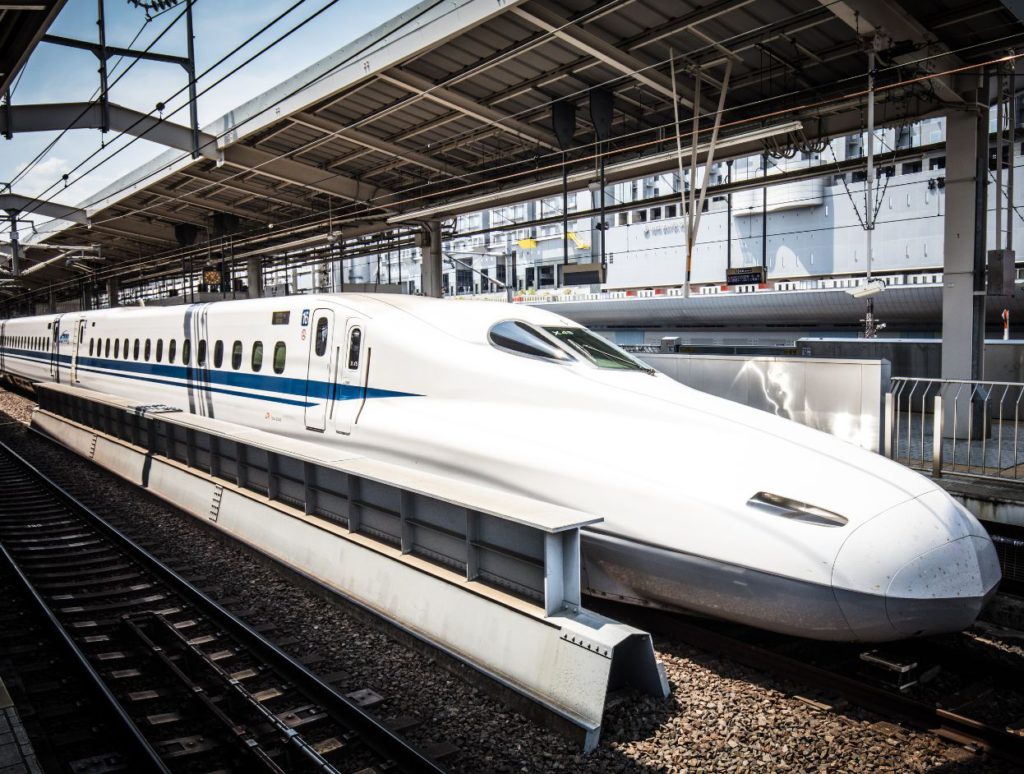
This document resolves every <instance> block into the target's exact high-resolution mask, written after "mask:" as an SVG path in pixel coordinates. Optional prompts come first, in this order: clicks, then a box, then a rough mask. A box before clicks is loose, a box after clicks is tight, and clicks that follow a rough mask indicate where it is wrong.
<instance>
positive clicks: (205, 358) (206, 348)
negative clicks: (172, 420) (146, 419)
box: [187, 304, 214, 419]
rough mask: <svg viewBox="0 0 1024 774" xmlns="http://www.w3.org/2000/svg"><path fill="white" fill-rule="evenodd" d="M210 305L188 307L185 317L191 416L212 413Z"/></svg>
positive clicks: (212, 345) (210, 415) (212, 346)
mask: <svg viewBox="0 0 1024 774" xmlns="http://www.w3.org/2000/svg"><path fill="white" fill-rule="evenodd" d="M209 314H210V305H209V304H198V305H196V306H195V307H190V313H189V315H188V317H187V319H188V322H189V326H188V327H189V333H190V335H191V338H192V353H191V354H192V357H191V368H190V369H189V370H188V373H189V374H190V375H191V378H190V379H189V380H188V381H189V386H188V389H189V409H190V410H191V411H192V413H193V414H199V415H200V416H207V417H210V418H211V419H212V418H213V416H214V413H213V393H211V392H210V387H209V386H210V360H211V358H212V357H213V348H214V342H213V340H212V339H211V338H210V321H209Z"/></svg>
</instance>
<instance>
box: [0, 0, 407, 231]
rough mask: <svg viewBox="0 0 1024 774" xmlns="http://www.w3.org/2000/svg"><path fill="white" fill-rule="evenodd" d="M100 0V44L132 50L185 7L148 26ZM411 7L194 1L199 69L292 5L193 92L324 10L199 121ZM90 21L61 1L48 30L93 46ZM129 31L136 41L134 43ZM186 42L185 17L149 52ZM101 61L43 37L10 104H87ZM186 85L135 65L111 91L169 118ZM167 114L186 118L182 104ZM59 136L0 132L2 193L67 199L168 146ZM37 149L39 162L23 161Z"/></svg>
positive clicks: (216, 96)
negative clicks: (103, 33) (158, 108)
mask: <svg viewBox="0 0 1024 774" xmlns="http://www.w3.org/2000/svg"><path fill="white" fill-rule="evenodd" d="M103 1H104V2H105V6H104V8H105V16H106V22H107V24H106V27H107V45H110V46H120V47H125V48H127V47H129V46H130V47H131V48H133V49H144V48H145V47H146V46H147V45H148V44H149V43H150V42H152V41H153V40H154V39H155V38H156V37H157V36H158V35H159V34H160V33H161V32H162V31H163V30H164V28H165V27H167V26H168V25H169V24H170V23H171V22H172V21H173V20H174V19H175V17H177V16H178V15H179V14H180V13H181V11H182V10H183V9H184V3H182V4H181V5H180V6H178V7H175V8H172V9H170V10H169V11H166V12H164V13H162V14H159V15H155V16H154V18H153V19H152V20H151V21H149V22H147V20H146V13H145V11H143V10H142V9H140V8H136V7H135V6H133V5H131V4H130V3H129V1H128V0H103ZM413 5H415V0H374V2H372V3H370V2H366V1H365V0H194V5H193V13H194V25H195V51H196V70H197V73H202V72H203V71H204V70H206V69H207V68H208V67H210V66H211V65H212V64H213V63H214V62H216V61H217V60H218V59H220V58H221V57H222V56H223V55H224V54H226V53H227V52H228V51H230V50H231V49H232V48H234V47H235V46H237V45H238V44H240V43H241V42H242V41H244V40H245V39H246V38H247V37H249V36H250V35H252V34H254V33H255V32H257V31H258V30H259V29H260V28H261V27H263V26H264V25H265V24H267V23H268V22H270V21H271V20H272V19H274V18H275V17H277V16H278V15H279V14H281V13H283V12H285V11H286V10H288V9H289V8H291V7H292V6H297V7H295V8H294V9H293V10H291V11H290V12H289V13H288V14H287V15H286V16H285V17H284V18H283V19H281V20H280V21H279V22H277V23H276V24H275V25H274V26H273V27H271V28H270V29H268V30H267V31H266V32H264V33H262V34H261V35H260V36H259V37H258V38H256V39H255V40H254V41H253V42H251V43H249V44H248V45H247V46H246V47H245V48H244V49H242V50H241V51H239V52H238V53H237V54H235V55H234V56H233V57H231V58H230V59H229V60H227V61H226V62H225V63H223V64H222V65H220V66H218V67H217V68H216V69H214V70H212V71H211V72H210V73H209V74H208V75H206V76H205V77H201V78H200V79H199V83H198V89H199V90H200V91H201V90H202V89H203V87H204V85H205V84H209V83H211V82H212V81H214V80H216V79H217V78H218V77H220V76H221V75H223V74H225V73H226V72H227V71H229V70H230V69H232V68H233V67H235V66H236V65H238V64H240V63H241V62H243V61H244V60H245V59H246V58H248V57H249V56H250V55H252V54H254V53H255V52H257V51H258V50H259V49H260V48H262V47H263V46H264V45H266V44H268V43H270V42H272V41H273V40H275V39H276V38H278V37H279V36H281V35H282V34H283V33H285V32H287V31H288V30H290V29H291V28H292V27H294V26H296V25H298V24H299V23H301V22H302V21H304V20H306V19H307V18H309V17H310V16H312V15H313V14H315V13H316V12H317V11H320V10H321V9H325V10H324V11H323V13H322V14H320V15H319V16H317V17H316V18H315V19H314V20H313V21H311V22H309V23H308V24H306V25H305V26H303V27H302V28H301V29H299V30H298V31H296V32H295V33H294V34H292V35H290V36H289V37H288V38H287V39H286V40H283V41H282V42H281V43H279V44H277V45H276V46H274V47H273V48H271V49H270V50H269V51H267V52H266V53H265V54H264V55H262V56H261V57H259V58H258V59H256V60H255V61H253V62H252V63H251V64H249V65H247V66H246V67H244V68H243V69H241V70H239V71H238V72H237V73H236V74H234V75H233V76H231V77H230V78H228V79H227V80H225V81H224V82H223V83H222V84H220V85H219V86H217V87H215V88H213V89H211V90H210V91H209V92H208V93H206V94H203V95H202V96H200V97H199V100H198V102H199V124H200V126H202V125H204V124H207V123H209V122H210V121H213V120H214V119H216V118H218V117H220V116H221V115H223V114H224V113H227V112H228V111H229V110H231V109H233V108H235V107H237V106H238V105H240V104H242V103H244V102H246V101H247V100H249V99H251V98H252V97H255V96H258V95H259V94H262V93H263V92H265V91H267V90H268V89H270V88H272V87H273V86H275V85H276V84H278V83H280V82H281V81H284V80H287V79H288V78H289V77H290V76H292V75H294V74H295V73H296V72H298V71H300V70H302V69H304V68H305V67H308V66H309V65H311V64H313V63H314V62H317V61H318V60H320V59H322V58H324V57H325V56H327V55H328V54H330V53H332V52H334V51H336V50H338V49H339V48H342V47H343V46H345V45H346V44H347V43H349V42H350V41H352V40H354V39H356V38H358V37H359V36H361V35H363V34H365V33H366V32H369V31H370V30H372V29H374V28H376V27H377V26H379V25H380V24H383V23H384V22H386V21H387V20H388V19H390V18H392V17H394V16H396V15H397V14H399V13H401V12H403V11H404V10H406V9H407V8H410V7H412V6H413ZM96 18H97V0H68V1H67V4H66V5H65V6H64V9H63V10H62V11H61V14H60V16H59V17H58V18H57V20H56V22H55V23H54V25H53V26H52V27H51V28H50V30H49V33H50V34H53V35H62V36H64V37H69V38H78V39H83V40H90V41H93V42H95V41H96V40H97V25H96ZM140 30H141V33H140ZM136 34H139V37H138V39H136V40H135V42H134V43H132V40H133V38H135V36H136ZM185 47H186V40H185V19H184V17H182V18H181V19H180V20H179V21H177V23H176V24H175V25H174V26H173V27H171V29H170V30H169V31H168V32H167V34H166V35H164V37H163V38H162V39H161V40H160V41H159V42H158V43H157V44H156V45H155V46H154V47H153V49H152V50H153V51H156V52H160V53H165V54H172V55H176V56H184V55H185V53H186V48H185ZM98 62H99V60H98V59H97V58H96V57H95V56H94V55H93V54H92V53H90V52H88V51H82V50H78V49H71V48H66V47H63V46H57V45H53V44H49V43H40V44H39V46H38V47H37V48H36V50H35V52H34V53H33V55H32V57H31V58H30V59H29V61H28V64H27V65H26V67H25V68H24V69H23V70H22V73H21V76H20V78H19V79H18V80H16V81H15V88H14V91H13V94H12V98H11V102H12V104H13V105H15V106H17V105H19V104H39V103H61V102H86V101H89V100H91V99H92V98H93V96H94V94H95V93H96V91H97V90H98V88H99V73H98ZM129 63H130V60H124V61H120V62H119V60H118V59H117V58H116V57H114V58H111V59H110V60H109V68H110V70H109V72H110V76H109V80H110V81H111V82H113V81H114V80H115V79H116V78H117V75H118V74H119V73H121V72H122V71H124V70H125V69H126V67H127V65H128V64H129ZM186 84H187V80H186V77H185V71H184V69H183V68H181V67H179V66H177V65H174V64H165V63H158V62H146V61H138V62H137V64H135V66H134V67H132V69H131V70H130V71H129V72H128V73H127V74H126V75H125V76H124V77H123V78H122V79H121V80H119V81H118V82H117V83H116V84H114V85H113V86H112V87H111V89H110V100H111V102H114V103H117V104H119V105H124V106H126V107H129V108H132V109H134V110H138V111H140V112H143V113H146V112H149V111H150V110H152V109H153V108H154V106H155V105H156V103H157V102H158V101H160V102H164V103H165V104H166V108H165V110H164V113H163V114H164V116H165V117H166V116H168V115H169V114H170V113H171V112H172V111H173V110H174V109H175V108H177V107H179V106H181V105H183V104H184V103H185V101H186V99H185V97H186V94H185V93H182V95H180V96H179V97H177V98H176V99H170V97H171V95H173V94H174V93H175V92H177V91H178V90H179V89H182V88H183V87H185V86H186ZM170 120H172V121H175V122H177V123H181V124H187V123H188V111H187V109H186V110H182V111H180V112H179V113H177V114H175V115H174V116H173V117H171V118H170ZM58 134H59V133H58V132H30V133H24V134H16V135H14V138H13V139H11V140H6V139H3V138H0V190H6V188H5V185H6V184H8V183H10V182H12V181H13V182H14V185H13V187H12V189H11V190H12V191H13V192H14V193H17V194H22V195H25V196H44V197H45V198H47V199H50V200H52V201H57V202H62V203H64V204H72V205H74V204H78V203H79V202H81V201H83V200H84V199H86V198H87V197H89V196H90V195H92V194H94V193H96V192H97V191H99V190H100V189H102V188H104V187H105V186H107V185H109V184H110V183H112V182H114V181H115V180H117V179H119V178H121V177H122V176H123V175H125V174H127V173H128V172H130V171H131V170H133V169H135V168H137V167H139V166H140V165H141V164H143V163H145V162H146V161H148V160H149V159H151V158H153V157H154V156H157V155H159V154H160V153H162V152H163V151H164V150H166V149H165V148H164V147H163V146H160V145H157V144H155V143H152V142H149V141H147V140H141V139H140V140H136V141H135V142H134V143H133V144H132V145H131V146H130V147H128V148H127V149H125V150H123V151H121V152H120V153H118V154H117V155H116V156H113V155H112V154H113V152H114V151H116V149H117V148H120V147H122V146H124V145H126V144H127V140H129V139H131V138H122V137H119V136H118V135H117V134H116V133H115V132H113V131H112V132H109V133H107V134H106V135H104V134H102V133H101V132H100V131H99V130H98V129H76V130H73V131H69V132H67V133H66V134H65V135H64V137H63V138H61V139H60V140H59V142H58V143H57V144H56V145H54V147H52V148H49V149H47V146H48V145H49V143H50V142H51V141H53V140H54V139H55V138H56V137H57V135H58ZM101 149H102V150H101ZM97 150H100V153H101V155H99V156H97V157H96V158H94V159H92V160H91V161H90V162H88V163H87V164H86V165H85V166H83V167H82V168H81V169H79V170H78V171H77V172H72V169H73V168H74V167H75V166H76V165H77V164H78V163H79V162H81V161H82V160H83V159H85V158H86V157H88V156H89V155H90V154H93V153H94V152H96V151H97ZM41 152H42V156H41V158H40V159H39V160H38V161H37V162H36V163H35V164H34V165H32V166H31V167H28V165H29V164H30V162H32V160H33V159H35V157H36V156H37V154H40V153H41ZM105 157H111V160H110V161H109V162H107V163H104V164H103V165H102V166H100V167H99V168H98V169H97V170H96V171H94V172H90V173H89V174H86V175H83V173H85V172H86V171H87V170H88V169H89V168H90V167H92V166H93V165H94V164H95V163H96V162H97V161H99V160H100V159H101V158H105ZM65 173H69V183H70V184H69V185H67V186H65V183H64V182H63V181H62V175H63V174H65ZM79 178H80V179H79ZM55 184H56V185H55ZM51 186H53V187H51ZM47 189H49V190H47ZM0 239H2V236H0Z"/></svg>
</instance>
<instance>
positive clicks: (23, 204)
mask: <svg viewBox="0 0 1024 774" xmlns="http://www.w3.org/2000/svg"><path fill="white" fill-rule="evenodd" d="M0 210H5V211H7V212H19V213H27V214H32V215H43V216H44V217H47V218H58V219H60V220H70V221H73V222H75V223H81V224H82V225H87V224H88V223H89V217H88V215H86V212H85V210H82V209H79V208H78V207H68V206H67V205H66V204H57V203H56V202H50V201H46V200H45V199H33V198H31V197H29V196H20V195H18V194H0Z"/></svg>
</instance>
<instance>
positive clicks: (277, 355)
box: [274, 341, 287, 374]
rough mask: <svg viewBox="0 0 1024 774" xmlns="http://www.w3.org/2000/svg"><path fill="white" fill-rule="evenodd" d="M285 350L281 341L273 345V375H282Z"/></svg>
mask: <svg viewBox="0 0 1024 774" xmlns="http://www.w3.org/2000/svg"><path fill="white" fill-rule="evenodd" d="M286 350H287V348H286V347H285V344H284V342H283V341H279V342H277V343H276V344H275V345H274V373H275V374H283V373H284V364H285V355H286V354H287V351H286Z"/></svg>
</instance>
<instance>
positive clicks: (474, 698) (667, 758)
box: [0, 391, 1011, 772]
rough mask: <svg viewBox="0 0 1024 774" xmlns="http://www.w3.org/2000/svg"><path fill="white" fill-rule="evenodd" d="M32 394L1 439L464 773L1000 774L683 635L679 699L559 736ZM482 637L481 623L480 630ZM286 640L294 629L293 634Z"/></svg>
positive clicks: (672, 668)
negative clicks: (75, 440) (335, 596)
mask: <svg viewBox="0 0 1024 774" xmlns="http://www.w3.org/2000/svg"><path fill="white" fill-rule="evenodd" d="M31 409H32V402H31V400H30V399H28V398H26V397H24V396H22V395H20V394H16V393H12V392H9V391H0V439H2V440H4V441H5V442H7V443H9V444H10V445H11V446H12V447H13V448H14V449H15V450H16V451H18V452H19V453H22V454H24V455H25V456H26V457H28V458H29V459H30V460H31V461H32V462H33V463H34V464H36V465H37V466H38V467H40V468H41V469H42V470H43V471H45V472H46V473H47V474H49V475H51V476H52V477H53V478H54V479H55V480H57V481H58V483H60V484H62V485H64V486H67V487H69V488H72V489H73V490H74V491H75V492H76V493H81V492H83V491H88V492H89V493H90V497H89V499H90V501H91V502H92V503H97V502H102V503H103V504H104V512H105V513H110V514H111V515H112V516H113V517H114V519H115V521H117V522H119V523H126V522H127V521H129V520H130V522H131V524H132V525H133V533H134V534H135V535H137V537H139V538H140V539H141V540H142V541H143V542H144V544H145V545H147V546H148V547H150V548H151V550H154V552H155V553H157V554H158V556H159V557H160V558H161V559H164V560H165V561H168V562H170V563H172V564H174V563H177V564H186V565H189V566H191V567H193V568H195V569H196V570H197V571H198V572H200V573H201V574H202V575H203V576H205V577H206V578H207V579H208V580H209V582H210V583H211V584H212V592H213V593H214V595H215V596H217V597H220V598H232V599H234V600H236V603H235V606H236V607H239V608H242V609H244V610H246V614H245V618H246V620H247V621H248V622H249V623H251V624H254V625H259V624H267V623H270V624H273V625H275V627H276V630H275V632H274V633H273V634H272V635H271V637H272V638H274V637H276V638H278V639H279V640H282V641H283V647H284V648H285V649H286V650H288V651H289V652H291V653H293V654H295V655H306V654H308V653H311V652H312V653H315V654H317V655H318V656H319V657H320V659H319V660H318V661H316V662H315V663H313V664H311V667H312V668H313V669H315V670H316V671H317V672H319V673H321V674H324V675H331V674H334V673H343V674H344V675H345V676H344V677H343V678H341V682H338V683H336V684H337V685H338V686H339V687H340V688H342V689H344V690H346V691H348V690H352V691H354V690H359V689H364V688H369V689H372V690H373V691H375V692H377V693H378V694H380V695H381V696H383V697H384V699H385V701H384V703H383V704H381V705H378V706H377V707H375V708H374V709H373V711H374V712H375V713H376V714H378V715H380V716H383V717H393V716H407V715H408V716H413V717H415V718H417V719H419V720H420V721H421V723H420V725H418V726H416V727H415V728H413V730H411V731H410V732H409V735H410V736H411V737H412V738H413V739H414V740H416V741H418V742H447V743H450V744H453V745H455V746H456V747H458V748H459V751H458V752H457V753H455V754H454V755H453V756H452V757H450V758H448V759H446V761H445V763H446V764H447V765H449V766H450V767H451V768H452V769H453V770H455V771H460V772H489V771H496V772H513V771H516V772H541V771H570V772H575V771H579V772H591V771H593V772H619V771H652V772H653V771H737V772H739V771H801V772H806V771H815V772H817V771H836V772H848V771H926V770H932V769H942V770H946V771H993V770H995V771H999V770H1011V769H1009V767H1007V766H1005V765H1004V764H1001V763H999V762H998V761H994V760H990V759H986V758H983V757H982V756H980V755H976V754H973V753H971V752H969V751H967V750H964V749H963V748H959V747H956V746H954V745H950V744H946V743H944V742H942V741H941V740H939V739H937V738H935V737H934V736H931V735H929V734H926V733H920V732H917V731H913V730H909V729H905V728H901V727H899V726H896V725H893V724H891V723H888V722H884V719H883V718H880V717H878V716H874V715H871V714H870V713H866V712H862V711H861V710H859V709H858V708H855V707H850V706H839V707H835V708H833V709H821V708H819V707H816V706H814V704H813V702H809V701H806V700H803V699H801V698H798V696H797V694H798V693H799V691H800V689H799V688H798V687H796V686H787V685H786V684H785V683H781V682H779V681H776V680H774V679H772V678H771V677H770V676H767V675H764V674H761V673H758V672H756V671H753V670H750V669H747V668H745V667H742V666H739V665H737V664H735V663H732V662H729V661H726V660H722V659H717V658H715V657H712V656H710V655H708V654H705V653H702V652H699V651H697V650H694V649H692V648H689V647H687V646H684V645H680V644H677V643H666V642H656V646H657V649H658V658H659V659H660V660H661V662H662V663H663V664H664V666H665V669H666V672H667V675H668V678H669V681H670V683H671V686H672V695H671V696H670V697H669V698H668V699H667V700H663V701H662V700H654V699H651V698H648V697H642V696H638V695H632V694H630V695H625V696H623V697H621V700H620V701H617V702H616V703H614V706H611V707H610V708H609V709H608V710H607V712H606V714H605V721H604V728H603V733H602V741H601V745H600V747H599V749H598V750H597V751H595V752H594V753H592V754H590V755H588V756H583V755H581V754H579V753H578V751H577V749H576V747H575V746H574V745H573V744H572V743H570V742H568V741H567V740H565V739H564V738H562V737H560V736H558V735H557V734H556V733H554V732H552V731H549V730H547V729H545V728H542V727H540V726H538V725H536V724H534V723H533V722H531V721H530V720H528V719H526V718H525V717H523V716H522V715H520V714H518V713H516V712H514V711H512V710H510V709H508V708H506V707H505V706H504V705H503V704H501V703H500V702H499V701H497V700H496V699H494V698H492V697H491V696H490V695H489V694H488V693H487V692H486V691H484V690H481V689H479V688H477V687H474V686H473V685H471V684H470V683H469V682H467V681H465V680H463V679H462V678H460V677H458V676H456V675H454V674H452V673H451V672H449V671H448V670H446V669H444V668H442V667H441V666H440V664H439V663H438V661H437V660H435V659H434V658H432V657H431V656H430V654H429V653H423V652H421V651H420V650H419V649H413V648H410V647H407V646H406V645H405V644H402V643H400V642H398V641H396V640H395V639H392V638H391V637H389V636H388V635H387V634H386V633H385V632H384V631H381V630H378V629H377V628H375V627H372V626H370V625H368V624H367V622H366V621H365V620H363V619H362V618H361V617H360V616H355V615H352V614H351V613H350V612H349V611H348V610H346V609H343V608H342V607H340V606H339V605H337V604H334V603H332V602H330V601H328V600H325V599H324V598H322V597H321V596H320V595H318V594H316V593H314V592H313V591H311V590H309V589H308V588H305V587H304V586H301V585H299V584H296V583H295V582H294V579H293V578H292V577H291V576H290V575H288V574H287V573H283V572H280V571H278V570H277V569H276V568H274V567H273V566H272V565H270V564H268V563H266V562H265V561H262V560H260V559H259V558H258V557H256V556H255V555H254V554H253V553H252V552H251V551H250V550H248V549H246V548H243V547H241V546H239V545H237V544H234V543H231V542H229V541H228V540H227V539H224V538H221V537H219V536H218V535H216V534H214V533H213V532H212V530H211V529H210V528H209V527H207V526H205V525H203V524H202V523H200V522H199V521H198V520H196V519H195V518H193V517H191V516H189V515H187V514H185V513H183V512H181V511H178V510H176V509H174V508H173V507H171V506H169V505H167V504H166V503H163V502H162V501H159V500H157V499H155V498H153V497H152V496H150V495H148V494H146V493H145V492H143V491H141V490H139V489H137V488H136V487H134V486H132V485H130V484H128V483H127V482H124V481H122V480H121V479H118V478H116V477H115V476H113V475H111V474H109V473H107V472H105V471H104V470H102V469H101V468H99V467H98V466H96V465H93V464H92V463H89V462H87V461H85V460H83V459H81V458H79V457H77V456H76V455H74V454H73V453H71V452H68V451H65V450H63V449H61V448H59V447H57V446H55V445H53V444H51V443H49V442H47V441H45V440H42V439H39V438H37V437H34V436H33V435H31V434H29V433H27V432H26V430H25V428H24V426H23V425H22V424H21V423H23V422H26V421H28V420H29V418H30V415H31ZM482 636H483V633H482ZM285 638H287V639H285Z"/></svg>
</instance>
